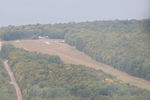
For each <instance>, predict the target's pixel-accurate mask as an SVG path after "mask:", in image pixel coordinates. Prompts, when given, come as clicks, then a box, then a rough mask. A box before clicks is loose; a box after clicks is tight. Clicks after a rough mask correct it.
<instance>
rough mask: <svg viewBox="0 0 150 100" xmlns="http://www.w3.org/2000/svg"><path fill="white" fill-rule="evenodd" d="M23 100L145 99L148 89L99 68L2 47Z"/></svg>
mask: <svg viewBox="0 0 150 100" xmlns="http://www.w3.org/2000/svg"><path fill="white" fill-rule="evenodd" d="M0 56H1V58H3V59H8V60H9V65H10V67H11V69H12V71H13V72H14V75H15V77H16V79H17V82H18V84H19V86H20V88H21V91H22V94H23V99H24V100H149V99H150V95H149V94H150V92H149V91H146V90H142V89H139V88H137V87H134V86H130V85H129V84H125V83H122V82H121V81H119V80H117V79H116V78H115V77H112V76H110V75H107V74H105V73H103V72H102V71H101V70H98V71H96V70H94V69H91V68H86V67H84V66H81V65H70V64H64V63H63V62H62V61H61V60H60V58H59V57H57V56H50V55H44V54H40V53H36V52H29V51H25V50H23V49H18V48H15V47H13V46H12V45H9V44H5V45H3V46H2V50H1V52H0Z"/></svg>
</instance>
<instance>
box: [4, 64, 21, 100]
mask: <svg viewBox="0 0 150 100" xmlns="http://www.w3.org/2000/svg"><path fill="white" fill-rule="evenodd" d="M7 62H8V61H4V66H5V69H6V70H7V72H8V74H9V76H10V79H11V84H12V85H13V86H14V87H15V89H16V93H17V98H18V100H23V99H22V94H21V91H20V88H19V86H18V84H17V83H16V80H15V77H14V75H13V73H12V72H11V70H10V67H9V66H8V64H7Z"/></svg>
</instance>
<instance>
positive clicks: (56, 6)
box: [0, 0, 150, 26]
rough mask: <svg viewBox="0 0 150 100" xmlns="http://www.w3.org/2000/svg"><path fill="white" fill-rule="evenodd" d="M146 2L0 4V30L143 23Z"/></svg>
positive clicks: (149, 7) (32, 0)
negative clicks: (105, 22) (129, 21)
mask: <svg viewBox="0 0 150 100" xmlns="http://www.w3.org/2000/svg"><path fill="white" fill-rule="evenodd" d="M149 12H150V1H149V0H44V1H43V0H1V3H0V22H1V23H0V26H7V25H22V24H36V23H41V24H48V23H64V22H66V23H67V22H83V21H93V20H114V19H120V20H123V19H147V18H149V17H150V13H149Z"/></svg>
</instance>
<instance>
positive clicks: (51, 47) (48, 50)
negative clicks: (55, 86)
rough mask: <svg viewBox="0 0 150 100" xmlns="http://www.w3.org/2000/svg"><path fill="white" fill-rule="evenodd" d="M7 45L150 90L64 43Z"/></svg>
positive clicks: (149, 83) (149, 86) (46, 41)
mask: <svg viewBox="0 0 150 100" xmlns="http://www.w3.org/2000/svg"><path fill="white" fill-rule="evenodd" d="M9 43H11V44H14V45H15V46H16V47H19V48H24V49H26V50H28V51H36V52H40V53H44V54H50V55H56V56H59V57H60V58H61V60H62V61H64V62H65V63H69V64H81V65H85V66H88V67H90V68H94V69H96V70H98V69H101V70H102V71H103V72H105V73H107V74H110V75H112V76H115V77H116V78H118V79H119V80H121V81H122V82H125V83H129V84H131V85H134V86H137V87H140V88H143V89H147V90H150V81H147V80H144V79H142V78H137V77H134V76H130V75H128V74H126V73H124V72H121V71H119V70H117V69H114V68H113V67H111V66H109V65H105V64H102V63H98V62H96V61H94V60H92V59H91V58H90V57H89V56H88V55H86V54H84V53H82V52H80V51H78V50H77V49H75V47H71V46H69V45H68V44H66V43H63V42H60V40H54V39H41V40H17V41H11V42H9Z"/></svg>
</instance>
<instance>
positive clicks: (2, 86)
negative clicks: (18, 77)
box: [0, 59, 17, 100]
mask: <svg viewBox="0 0 150 100" xmlns="http://www.w3.org/2000/svg"><path fill="white" fill-rule="evenodd" d="M16 99H17V97H16V91H15V89H14V87H13V86H12V85H11V84H10V79H9V76H8V73H7V71H6V70H5V68H4V65H3V61H2V59H0V100H16Z"/></svg>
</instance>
